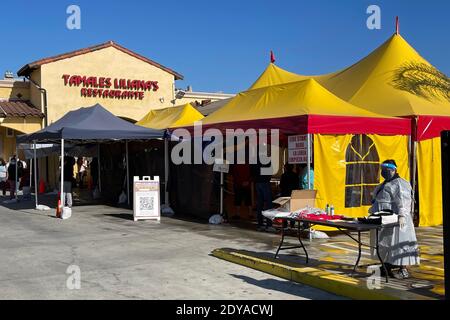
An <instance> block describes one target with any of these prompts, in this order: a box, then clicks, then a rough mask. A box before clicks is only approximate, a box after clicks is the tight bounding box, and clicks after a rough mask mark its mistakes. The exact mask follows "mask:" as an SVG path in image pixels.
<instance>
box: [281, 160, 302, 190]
mask: <svg viewBox="0 0 450 320" xmlns="http://www.w3.org/2000/svg"><path fill="white" fill-rule="evenodd" d="M299 184H300V179H299V177H298V175H297V174H296V173H295V172H294V167H293V165H292V164H290V163H286V164H285V165H284V173H283V174H282V175H281V179H280V192H281V196H282V197H290V196H291V193H292V190H298V188H299Z"/></svg>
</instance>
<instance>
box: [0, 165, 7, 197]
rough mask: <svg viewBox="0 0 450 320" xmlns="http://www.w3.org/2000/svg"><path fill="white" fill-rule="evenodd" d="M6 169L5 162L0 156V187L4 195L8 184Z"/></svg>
mask: <svg viewBox="0 0 450 320" xmlns="http://www.w3.org/2000/svg"><path fill="white" fill-rule="evenodd" d="M7 181H8V170H7V168H6V162H5V160H3V158H0V189H1V190H2V192H3V195H6V187H7V185H8V183H7Z"/></svg>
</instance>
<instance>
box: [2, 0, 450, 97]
mask: <svg viewBox="0 0 450 320" xmlns="http://www.w3.org/2000/svg"><path fill="white" fill-rule="evenodd" d="M70 4H76V5H79V6H80V8H81V30H68V29H67V28H66V19H67V17H68V15H67V14H66V8H67V7H68V6H69V5H70ZM371 4H376V5H379V6H380V7H381V19H382V20H381V21H382V25H381V27H382V28H381V30H369V29H368V28H367V27H366V20H367V17H368V15H367V14H366V9H367V7H368V6H369V5H371ZM0 13H1V17H2V18H1V19H0V29H1V30H2V37H1V41H0V46H1V49H2V50H0V76H1V75H3V73H4V71H6V70H12V71H14V72H17V70H18V69H19V68H20V67H21V66H23V65H24V64H26V63H28V62H31V61H34V60H37V59H40V58H44V57H47V56H52V55H56V54H60V53H64V52H67V51H71V50H75V49H79V48H83V47H87V46H91V45H95V44H99V43H103V42H105V41H107V40H114V41H116V42H118V43H119V44H121V45H123V46H125V47H127V48H129V49H131V50H133V51H136V52H138V53H140V54H142V55H144V56H146V57H148V58H150V59H153V60H155V61H157V62H159V63H161V64H163V65H165V66H167V67H170V68H172V69H174V70H176V71H177V72H179V73H181V74H183V75H184V77H185V80H184V81H178V82H177V87H181V88H182V87H186V86H187V85H192V86H193V89H194V90H195V91H223V92H231V93H234V92H239V91H242V90H245V89H246V88H248V87H249V86H250V84H251V83H252V82H253V81H254V80H255V79H256V78H257V77H258V75H259V74H260V73H261V72H262V71H263V70H264V68H265V67H266V66H267V63H268V61H269V52H270V50H271V49H272V50H273V51H274V53H275V57H276V59H277V61H276V63H277V65H279V66H280V67H282V68H285V69H288V70H291V71H293V72H298V73H303V74H319V73H326V72H332V71H336V70H338V69H341V68H343V67H346V66H348V65H350V64H353V63H354V62H356V61H357V60H359V59H360V58H362V57H364V56H365V55H367V54H368V53H369V52H371V51H372V50H373V49H375V48H376V47H377V46H379V45H380V44H381V43H383V42H384V41H385V40H386V39H387V38H388V37H389V36H391V35H392V33H393V32H394V19H395V16H396V15H399V16H400V24H401V30H400V32H401V34H402V35H403V36H404V37H405V38H406V40H407V41H408V42H409V43H410V44H412V45H413V46H414V47H415V48H416V50H418V51H419V53H421V54H422V56H424V57H425V58H426V59H427V60H428V61H430V62H431V63H432V64H434V65H435V66H436V67H437V68H438V69H440V70H441V71H442V72H444V73H446V74H447V75H449V74H450V59H449V58H450V41H449V31H450V22H449V20H450V19H448V16H449V14H450V1H447V0H429V1H418V0H417V1H416V0H414V1H411V0H410V1H406V0H396V1H392V0H388V1H375V0H373V1H365V0H329V1H325V0H314V1H304V0H296V1H293V0H292V1H288V0H272V1H267V0H259V1H256V0H254V1H250V0H247V1H246V0H240V1H239V0H227V1H223V0H220V1H217V0H209V1H207V0H190V1H160V0H158V1H153V0H147V1H136V0H127V1H114V0H110V1H103V0H96V1H93V0H91V1H84V0H81V1H80V0H73V1H64V0H59V1H1V3H0Z"/></svg>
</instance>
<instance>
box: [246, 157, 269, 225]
mask: <svg viewBox="0 0 450 320" xmlns="http://www.w3.org/2000/svg"><path fill="white" fill-rule="evenodd" d="M269 167H270V164H268V165H262V164H260V163H258V164H255V165H252V166H251V172H252V176H253V181H254V182H255V189H256V197H257V201H256V215H257V219H258V231H272V230H273V228H272V221H271V220H270V219H267V218H266V219H264V216H263V214H262V211H263V210H268V209H271V208H272V189H271V186H270V180H271V178H272V176H271V175H265V174H262V172H261V171H262V169H263V168H269ZM264 220H266V225H265V226H264Z"/></svg>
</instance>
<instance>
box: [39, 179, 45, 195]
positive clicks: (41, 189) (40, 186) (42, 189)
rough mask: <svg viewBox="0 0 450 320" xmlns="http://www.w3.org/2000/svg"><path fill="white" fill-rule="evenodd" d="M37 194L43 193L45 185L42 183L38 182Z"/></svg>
mask: <svg viewBox="0 0 450 320" xmlns="http://www.w3.org/2000/svg"><path fill="white" fill-rule="evenodd" d="M39 193H45V183H44V181H42V180H41V181H39Z"/></svg>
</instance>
